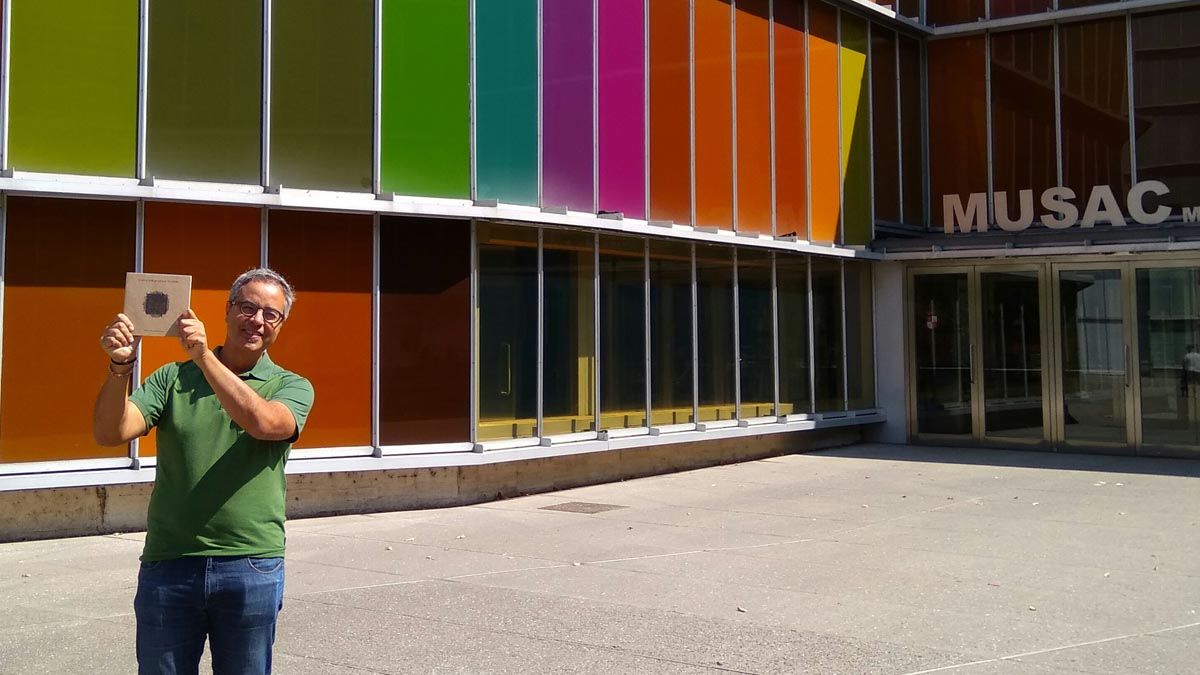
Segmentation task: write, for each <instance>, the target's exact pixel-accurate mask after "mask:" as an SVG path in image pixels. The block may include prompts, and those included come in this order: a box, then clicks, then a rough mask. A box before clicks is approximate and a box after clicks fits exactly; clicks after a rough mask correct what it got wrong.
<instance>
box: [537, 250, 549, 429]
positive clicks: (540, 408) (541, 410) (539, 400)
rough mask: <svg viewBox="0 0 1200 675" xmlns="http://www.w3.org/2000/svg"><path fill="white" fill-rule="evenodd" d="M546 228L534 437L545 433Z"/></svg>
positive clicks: (539, 294) (540, 255) (539, 261)
mask: <svg viewBox="0 0 1200 675" xmlns="http://www.w3.org/2000/svg"><path fill="white" fill-rule="evenodd" d="M544 233H545V230H544V229H543V228H541V227H539V228H538V229H537V417H536V419H535V422H534V423H535V424H536V425H537V429H535V430H534V437H541V436H542V435H543V429H544V426H543V415H544V413H545V407H544V404H543V401H542V394H543V392H544V391H545V386H544V385H543V384H542V380H543V378H544V376H545V365H544V363H543V360H544V357H545V352H546V350H545V345H544V344H543V343H544V341H545V336H546V326H545V323H546V302H545V300H546V298H545V296H546V272H545V266H544V265H543V260H542V258H543V251H542V243H543V240H544V236H543V235H544Z"/></svg>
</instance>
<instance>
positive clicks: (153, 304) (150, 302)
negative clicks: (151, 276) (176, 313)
mask: <svg viewBox="0 0 1200 675" xmlns="http://www.w3.org/2000/svg"><path fill="white" fill-rule="evenodd" d="M142 309H143V310H145V312H146V316H152V317H155V318H157V317H160V316H166V314H167V312H168V311H170V309H171V300H170V298H168V297H167V294H166V293H163V292H161V291H150V292H149V293H147V294H146V299H145V300H144V301H143V303H142Z"/></svg>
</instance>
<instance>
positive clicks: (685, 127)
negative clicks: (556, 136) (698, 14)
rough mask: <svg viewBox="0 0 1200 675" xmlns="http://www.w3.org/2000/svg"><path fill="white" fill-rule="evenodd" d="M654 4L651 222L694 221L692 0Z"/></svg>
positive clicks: (664, 0)
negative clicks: (690, 8)
mask: <svg viewBox="0 0 1200 675" xmlns="http://www.w3.org/2000/svg"><path fill="white" fill-rule="evenodd" d="M649 2H650V217H651V218H652V219H654V220H666V221H672V222H676V223H690V222H691V220H692V178H691V169H690V165H691V157H692V150H691V143H692V140H691V129H692V127H691V114H690V112H689V109H688V108H689V106H688V98H689V97H690V95H691V84H690V80H691V76H690V74H689V72H688V70H689V67H688V60H689V59H690V58H691V56H690V46H689V44H688V42H689V29H688V0H649Z"/></svg>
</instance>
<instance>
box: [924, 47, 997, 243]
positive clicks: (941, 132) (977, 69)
mask: <svg viewBox="0 0 1200 675" xmlns="http://www.w3.org/2000/svg"><path fill="white" fill-rule="evenodd" d="M926 54H927V58H928V72H929V98H928V101H929V135H930V138H929V155H930V156H929V200H930V208H931V211H932V214H931V216H932V217H931V218H930V220H931V221H932V224H933V227H934V228H935V229H937V228H938V227H939V226H941V225H942V224H943V223H942V221H943V220H944V215H945V214H944V210H943V208H942V196H943V195H958V196H959V198H960V199H961V200H962V203H963V204H964V205H965V204H967V199H968V195H970V194H972V193H980V192H987V187H988V185H987V124H986V117H987V115H986V107H985V106H986V99H985V97H984V58H985V57H986V55H987V52H986V51H985V50H984V41H983V37H982V36H978V37H966V38H952V39H949V40H933V41H930V42H929V44H928V51H927V53H926ZM964 208H965V207H964Z"/></svg>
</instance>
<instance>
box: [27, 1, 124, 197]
mask: <svg viewBox="0 0 1200 675" xmlns="http://www.w3.org/2000/svg"><path fill="white" fill-rule="evenodd" d="M11 58H12V64H11V78H12V80H11V89H10V95H11V104H10V109H9V115H10V117H9V138H10V143H11V145H10V148H9V162H8V163H9V166H11V167H13V168H15V169H17V170H19V171H46V172H51V173H78V174H88V175H103V176H132V175H133V173H134V156H135V154H136V150H137V78H138V3H137V2H136V0H121V1H119V2H118V1H117V0H103V1H99V0H57V1H55V2H48V1H47V0H12V51H11Z"/></svg>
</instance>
